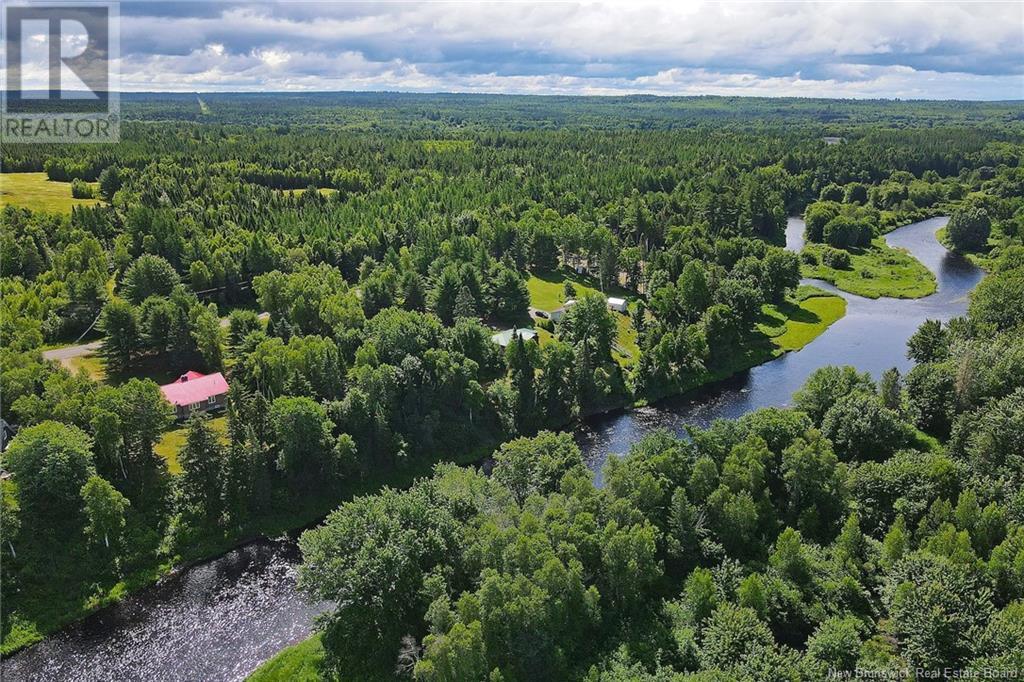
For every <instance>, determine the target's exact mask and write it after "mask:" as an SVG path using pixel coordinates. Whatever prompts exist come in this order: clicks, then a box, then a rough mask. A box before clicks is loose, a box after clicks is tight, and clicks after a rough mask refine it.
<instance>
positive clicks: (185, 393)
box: [160, 371, 228, 419]
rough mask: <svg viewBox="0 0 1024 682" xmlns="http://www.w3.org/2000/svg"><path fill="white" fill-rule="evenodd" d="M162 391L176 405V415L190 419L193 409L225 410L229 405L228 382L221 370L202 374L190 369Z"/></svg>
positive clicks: (161, 389) (200, 410)
mask: <svg viewBox="0 0 1024 682" xmlns="http://www.w3.org/2000/svg"><path fill="white" fill-rule="evenodd" d="M160 391H161V392H162V393H163V394H164V398H166V399H167V402H169V403H170V404H171V405H174V416H175V417H177V418H178V419H188V417H189V415H190V414H192V412H193V411H199V412H215V411H217V410H223V409H224V407H225V406H226V405H227V398H228V382H227V380H226V379H225V378H224V375H223V374H221V373H220V372H217V373H216V374H201V373H200V372H193V371H188V372H186V373H185V374H182V375H181V376H180V377H178V379H177V381H174V382H172V383H169V384H165V385H163V386H161V387H160Z"/></svg>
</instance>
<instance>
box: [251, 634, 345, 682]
mask: <svg viewBox="0 0 1024 682" xmlns="http://www.w3.org/2000/svg"><path fill="white" fill-rule="evenodd" d="M323 660H324V647H323V643H322V642H321V641H320V635H313V636H312V637H310V638H309V639H306V640H303V641H301V642H299V643H298V644H294V645H292V646H290V647H288V648H286V649H282V650H281V651H279V652H278V653H277V655H275V656H274V657H273V658H271V659H270V660H269V661H267V662H266V663H264V664H263V665H261V666H260V667H259V668H257V669H256V670H255V671H253V673H252V674H251V675H249V677H247V678H246V681H247V682H319V680H323V679H326V678H325V677H324V676H323V675H322V673H321V672H320V671H321V668H322V667H323Z"/></svg>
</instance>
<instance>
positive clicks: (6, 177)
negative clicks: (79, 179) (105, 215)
mask: <svg viewBox="0 0 1024 682" xmlns="http://www.w3.org/2000/svg"><path fill="white" fill-rule="evenodd" d="M89 184H90V185H92V188H93V190H94V191H97V192H98V191H99V189H98V188H99V184H98V183H95V182H91V183H89ZM98 203H100V200H99V199H73V198H72V197H71V183H70V182H55V181H53V180H49V179H47V177H46V173H2V174H0V208H2V207H4V206H7V205H11V206H20V207H21V208H27V209H31V210H33V211H49V212H53V213H71V209H72V208H73V207H75V206H94V205H96V204H98Z"/></svg>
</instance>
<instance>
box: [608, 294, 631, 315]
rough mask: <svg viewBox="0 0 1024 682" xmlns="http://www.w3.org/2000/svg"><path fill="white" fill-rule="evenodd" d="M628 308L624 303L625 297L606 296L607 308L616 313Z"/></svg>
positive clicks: (623, 311)
mask: <svg viewBox="0 0 1024 682" xmlns="http://www.w3.org/2000/svg"><path fill="white" fill-rule="evenodd" d="M628 309H629V306H628V304H627V303H626V299H624V298H615V297H614V296H611V297H609V298H608V310H614V311H615V312H617V313H623V314H625V313H626V311H627V310H628Z"/></svg>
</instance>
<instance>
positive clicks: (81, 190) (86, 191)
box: [71, 178, 94, 199]
mask: <svg viewBox="0 0 1024 682" xmlns="http://www.w3.org/2000/svg"><path fill="white" fill-rule="evenodd" d="M71 196H72V197H73V198H75V199H92V198H94V194H93V191H92V185H90V184H89V183H88V182H85V181H84V180H81V179H79V178H75V179H74V180H72V181H71Z"/></svg>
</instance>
